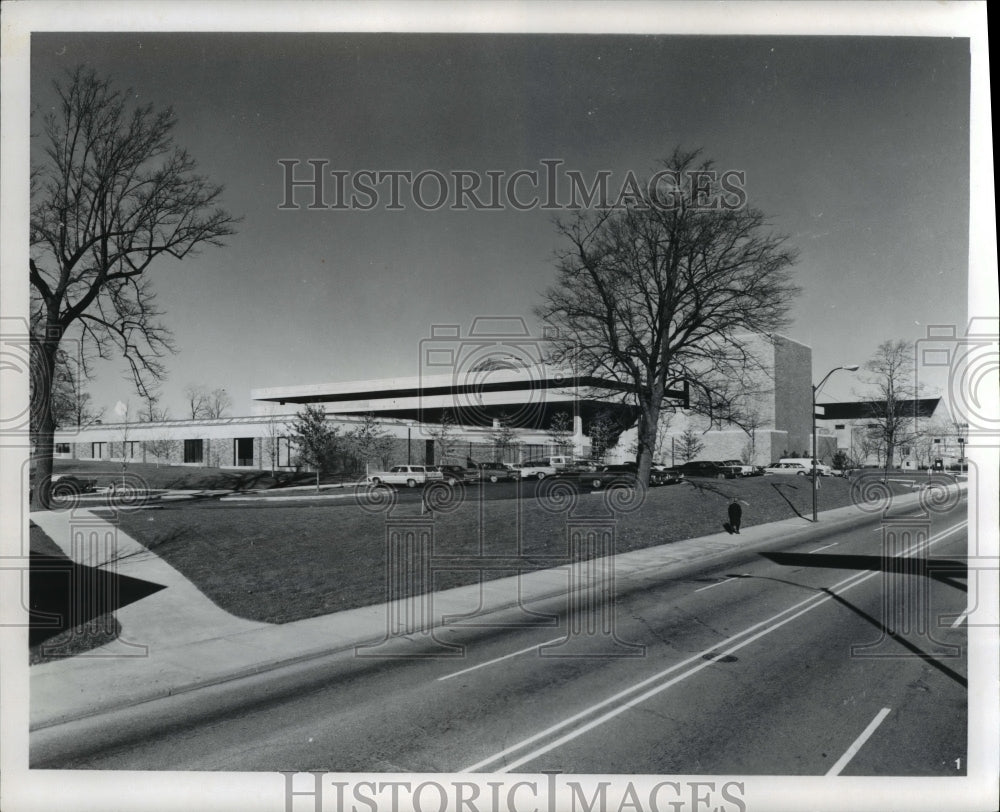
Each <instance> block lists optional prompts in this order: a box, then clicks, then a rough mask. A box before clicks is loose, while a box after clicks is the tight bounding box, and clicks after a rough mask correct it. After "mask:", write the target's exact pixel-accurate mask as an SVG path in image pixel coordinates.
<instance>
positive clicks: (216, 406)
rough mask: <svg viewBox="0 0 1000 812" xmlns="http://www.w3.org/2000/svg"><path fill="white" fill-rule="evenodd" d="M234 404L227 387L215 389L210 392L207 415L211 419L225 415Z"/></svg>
mask: <svg viewBox="0 0 1000 812" xmlns="http://www.w3.org/2000/svg"><path fill="white" fill-rule="evenodd" d="M232 405H233V399H232V398H231V397H229V393H228V392H227V391H226V390H225V389H213V390H212V391H211V392H209V393H208V407H207V409H206V411H205V416H206V417H208V418H211V419H218V418H220V417H225V416H226V412H228V411H229V409H230V408H231V407H232Z"/></svg>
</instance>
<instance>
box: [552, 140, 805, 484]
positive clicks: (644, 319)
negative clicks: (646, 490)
mask: <svg viewBox="0 0 1000 812" xmlns="http://www.w3.org/2000/svg"><path fill="white" fill-rule="evenodd" d="M632 191H633V193H632V194H631V195H630V196H626V197H623V199H622V200H620V201H618V202H617V203H616V205H614V206H611V207H608V208H605V209H599V210H596V211H578V212H576V213H575V214H574V215H573V216H571V217H570V219H569V220H566V221H561V222H560V223H559V224H558V231H559V234H560V235H561V236H562V237H563V239H564V241H565V244H566V247H565V248H564V249H563V250H562V251H561V252H560V253H559V254H558V265H557V283H556V285H555V286H554V287H552V288H550V289H549V290H548V291H547V292H546V293H545V296H544V300H543V304H542V305H541V306H540V307H539V308H537V310H536V313H537V315H538V316H539V318H541V319H542V320H543V321H544V322H546V323H548V324H549V325H551V326H553V327H555V328H557V329H556V330H555V334H556V338H555V339H553V340H552V342H551V347H550V355H551V359H552V361H553V362H554V363H567V364H568V365H570V366H572V367H573V368H574V369H577V370H579V371H580V372H581V374H594V375H599V376H600V377H603V378H605V379H611V380H613V381H616V382H618V383H619V384H620V385H621V389H622V392H623V399H624V401H625V402H627V403H630V404H632V405H634V406H636V407H638V412H639V417H638V438H639V449H638V450H639V453H638V464H639V476H640V479H641V481H642V482H643V483H648V481H649V468H650V463H651V461H652V456H653V449H654V445H655V438H656V429H657V426H658V424H659V420H660V412H661V410H662V408H663V406H664V402H665V401H666V400H667V398H668V395H669V393H670V390H671V387H674V388H676V387H677V386H678V385H680V384H682V383H685V382H686V383H687V384H688V385H689V386H690V387H691V388H693V389H694V390H696V391H697V390H699V389H700V390H702V391H703V392H704V391H705V390H707V388H708V384H707V382H708V381H711V380H712V379H713V376H712V374H711V373H713V372H716V371H719V370H725V369H739V368H746V367H748V366H750V365H752V364H753V363H754V361H753V354H752V353H751V352H750V351H749V350H748V348H747V347H746V346H745V345H744V344H743V343H742V342H741V341H740V339H739V338H738V336H739V335H741V334H746V333H757V334H769V333H772V332H774V331H775V330H777V329H779V328H780V327H782V326H783V325H785V324H786V323H787V313H788V309H789V307H790V304H791V301H792V299H793V297H794V296H795V294H797V292H798V289H797V288H796V287H795V286H794V285H793V284H792V282H791V267H792V265H793V263H794V260H795V253H794V252H793V251H792V250H790V249H788V248H787V247H786V246H785V244H784V239H783V238H782V237H780V236H776V235H773V234H771V233H770V232H769V231H768V224H767V221H766V219H765V216H764V214H763V213H762V212H760V211H759V210H757V209H754V208H752V207H746V206H742V207H738V206H735V205H723V202H724V201H730V202H731V197H727V190H726V189H725V188H724V187H723V186H722V185H721V181H720V179H719V176H718V173H716V172H715V170H713V169H712V166H711V163H709V162H702V163H699V162H698V155H697V153H683V152H680V151H675V152H674V154H673V155H672V156H671V157H670V158H669V159H667V160H666V161H664V162H663V165H662V167H661V169H660V170H659V171H658V172H657V173H656V174H655V175H654V176H653V177H652V178H650V179H649V182H648V183H647V184H646V185H645V188H635V189H633V190H632ZM664 198H666V199H664ZM712 201H714V204H713V202H712ZM738 202H739V201H738ZM718 377H721V375H720V376H718Z"/></svg>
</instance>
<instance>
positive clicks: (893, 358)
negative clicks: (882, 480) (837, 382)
mask: <svg viewBox="0 0 1000 812" xmlns="http://www.w3.org/2000/svg"><path fill="white" fill-rule="evenodd" d="M913 353H914V349H913V343H912V342H910V341H906V340H904V339H898V340H896V341H883V342H882V343H881V344H879V346H878V349H877V350H876V351H875V354H874V355H873V356H872V357H871V359H870V360H869V361H868V363H867V364H865V371H866V376H865V378H864V381H865V383H867V384H868V386H869V394H868V395H866V397H865V402H866V403H867V406H868V412H869V420H870V421H871V422H870V423H869V436H870V437H871V439H872V440H873V441H874V442H876V443H877V445H878V447H879V450H880V457H882V459H883V460H884V464H885V470H886V472H888V470H889V469H890V468H892V467H893V463H894V460H895V454H896V449H897V448H899V447H900V446H904V445H910V444H911V443H912V442H913V441H914V439H915V438H916V437H917V417H918V414H917V409H918V404H917V401H916V397H917V392H918V389H919V387H918V386H917V384H916V382H915V381H914V375H915V369H916V367H915V365H914V355H913Z"/></svg>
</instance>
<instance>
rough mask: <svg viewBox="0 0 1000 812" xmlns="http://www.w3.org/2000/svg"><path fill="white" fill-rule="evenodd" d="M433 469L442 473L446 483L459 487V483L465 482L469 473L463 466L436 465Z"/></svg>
mask: <svg viewBox="0 0 1000 812" xmlns="http://www.w3.org/2000/svg"><path fill="white" fill-rule="evenodd" d="M432 467H433V468H435V469H436V470H438V471H440V472H441V476H442V477H443V478H444V481H445V482H447V483H448V484H449V485H457V484H458V483H459V482H464V481H465V480H466V478H467V476H468V473H469V472H468V470H467V469H465V468H463V467H462V466H461V465H434V466H432Z"/></svg>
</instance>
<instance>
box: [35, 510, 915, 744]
mask: <svg viewBox="0 0 1000 812" xmlns="http://www.w3.org/2000/svg"><path fill="white" fill-rule="evenodd" d="M903 499H904V500H910V499H913V500H916V494H914V495H913V496H907V497H903ZM896 506H901V500H899V499H898V498H897V501H896ZM71 515H72V524H71V519H70V516H71ZM872 518H873V517H872V516H871V514H864V513H862V512H861V511H859V510H858V509H857V508H855V507H853V506H850V507H846V508H839V509H837V510H832V511H827V512H825V513H823V514H822V518H821V522H820V524H819V525H813V524H812V523H811V522H809V521H807V520H805V519H798V518H796V519H789V520H786V521H782V522H776V523H774V524H768V525H757V526H753V527H747V528H744V529H743V532H742V534H741V535H739V536H733V535H729V534H727V533H719V534H716V535H712V536H706V537H703V538H697V539H688V540H686V541H679V542H674V543H671V544H664V545H661V546H658V547H650V548H647V549H644V550H635V551H632V552H628V553H621V554H618V555H617V556H615V560H614V575H615V579H616V583H618V584H624V583H625V582H627V581H629V580H630V579H637V578H638V579H643V580H644V579H648V578H651V577H658V578H659V577H663V576H664V575H665V574H669V573H670V572H671V571H672V570H679V569H680V568H683V567H684V566H687V565H689V564H691V563H692V562H695V561H710V560H711V559H712V558H717V557H721V556H724V555H726V554H727V553H730V552H733V551H734V550H737V549H743V550H753V549H755V548H758V547H765V546H767V545H769V544H772V543H773V542H774V541H775V540H777V539H782V540H783V541H788V542H790V541H792V540H793V539H794V537H795V536H797V535H802V536H803V537H808V536H810V535H814V534H818V533H820V532H829V531H830V530H831V529H846V528H847V527H850V526H852V525H855V524H860V523H862V522H865V521H871V520H872ZM31 520H32V521H33V522H34V523H35V524H37V525H38V526H39V527H40V528H42V530H44V531H45V532H46V533H47V534H48V535H49V537H50V538H51V539H52V540H53V541H54V542H55V543H56V544H58V545H59V546H60V547H61V548H62V549H63V551H64V552H65V553H66V554H67V555H69V556H70V557H71V558H73V559H74V560H76V561H77V562H78V563H81V564H91V565H94V564H96V565H104V566H105V567H106V568H114V569H115V570H116V571H117V572H118V573H119V574H122V575H131V576H133V577H136V578H142V579H144V580H147V581H152V582H154V583H157V584H162V585H163V586H165V587H166V589H162V590H160V591H158V592H156V593H154V594H152V595H150V596H148V597H146V598H143V599H142V600H140V601H138V602H136V603H134V604H131V605H129V606H125V607H122V608H121V609H119V610H117V611H116V613H115V615H116V617H117V618H118V621H119V622H120V623H121V626H122V631H121V634H120V636H119V638H118V640H116V641H114V642H112V643H110V644H108V645H106V646H103V647H101V648H98V649H94V650H92V651H90V652H87V653H85V654H82V655H78V656H76V657H71V658H67V659H63V660H58V661H55V662H50V663H43V664H41V665H35V666H32V667H31V671H30V678H31V714H30V720H31V728H32V729H36V728H40V727H48V726H51V725H54V724H59V723H60V722H65V721H69V720H73V719H81V718H84V717H87V716H92V715H94V714H98V713H102V712H105V711H109V710H112V709H115V708H124V707H129V706H131V705H136V704H139V703H141V702H144V701H147V700H150V699H155V698H159V697H163V696H169V695H171V694H176V693H181V692H185V691H190V690H193V689H196V688H199V687H204V686H208V685H216V684H219V683H222V682H225V681H228V680H230V679H235V678H238V677H241V676H247V675H250V674H255V673H261V672H264V671H268V670H272V669H274V668H277V667H280V666H281V665H287V664H289V663H291V662H301V661H303V660H308V659H310V658H314V657H319V656H323V655H325V654H332V653H336V652H338V651H349V650H352V649H353V648H354V647H355V646H358V645H363V644H373V643H378V642H380V641H383V640H385V639H386V637H387V630H388V628H389V624H390V618H393V617H398V616H399V615H398V614H397V613H399V612H400V611H401V607H400V606H399V605H398V604H382V605H376V606H366V607H361V608H358V609H350V610H347V611H344V612H337V613H335V614H330V615H323V616H320V617H315V618H308V619H306V620H300V621H296V622H293V623H285V624H268V623H259V622H254V621H248V620H243V619H240V618H237V617H234V616H233V615H230V614H229V613H227V612H225V611H223V610H222V609H220V608H219V607H218V606H216V605H215V604H214V603H212V602H211V601H210V600H209V599H208V598H207V597H206V596H205V595H204V594H203V593H202V592H200V591H199V590H198V589H197V588H196V587H195V586H194V585H193V584H192V583H191V582H190V581H188V580H187V579H186V578H184V576H182V575H181V574H180V573H179V572H178V571H177V570H175V569H174V568H173V567H171V566H170V565H168V564H167V563H166V562H165V561H163V560H162V559H160V558H159V557H158V556H156V555H155V554H153V553H151V552H149V551H148V550H146V548H144V547H143V546H142V545H140V544H139V543H138V542H137V541H135V540H134V539H132V538H130V537H129V536H127V535H126V534H124V533H123V532H121V530H118V529H116V528H115V527H114V526H113V525H111V524H109V523H108V522H106V521H105V520H104V519H101V518H100V517H98V516H95V515H94V514H93V513H91V512H90V511H86V510H82V509H78V510H76V511H73V512H72V513H70V512H37V513H32V514H31ZM79 527H85V528H86V529H87V532H88V533H90V532H92V531H93V530H98V531H103V532H104V533H106V534H113V535H114V536H115V537H116V538H117V549H118V558H117V560H116V561H115V562H114V563H112V564H108V563H106V562H105V561H95V560H94V557H93V553H94V551H93V550H86V549H83V548H84V546H85V545H81V544H80V543H79V535H80V534H79V533H77V538H78V541H77V543H76V544H75V545H74V543H73V539H72V536H71V533H72V532H73V531H72V528H79ZM99 535H100V532H99ZM598 569H599V567H597V566H595V567H591V568H590V570H591V571H597V570H598ZM567 585H568V579H567V569H566V568H565V567H559V568H554V569H549V570H540V571H536V572H531V573H525V574H523V575H521V576H514V577H510V578H502V579H498V580H495V581H489V582H486V583H484V584H482V585H480V584H472V585H470V586H464V587H458V588H455V589H449V590H445V591H441V592H437V593H434V595H433V599H432V600H433V603H432V607H433V612H432V613H431V612H430V611H428V614H429V615H430V616H431V617H432V618H434V621H433V623H434V625H443V624H442V623H441V619H442V618H444V617H446V616H455V615H463V614H469V613H473V612H477V611H479V612H492V611H500V610H504V609H511V608H516V607H517V606H518V603H519V602H520V604H522V605H524V604H530V603H531V602H533V601H539V600H543V599H546V598H554V597H558V596H560V595H564V594H565V593H566V591H567ZM422 605H427V604H422ZM399 642H400V643H402V644H403V645H405V641H399ZM394 644H395V643H394Z"/></svg>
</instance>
